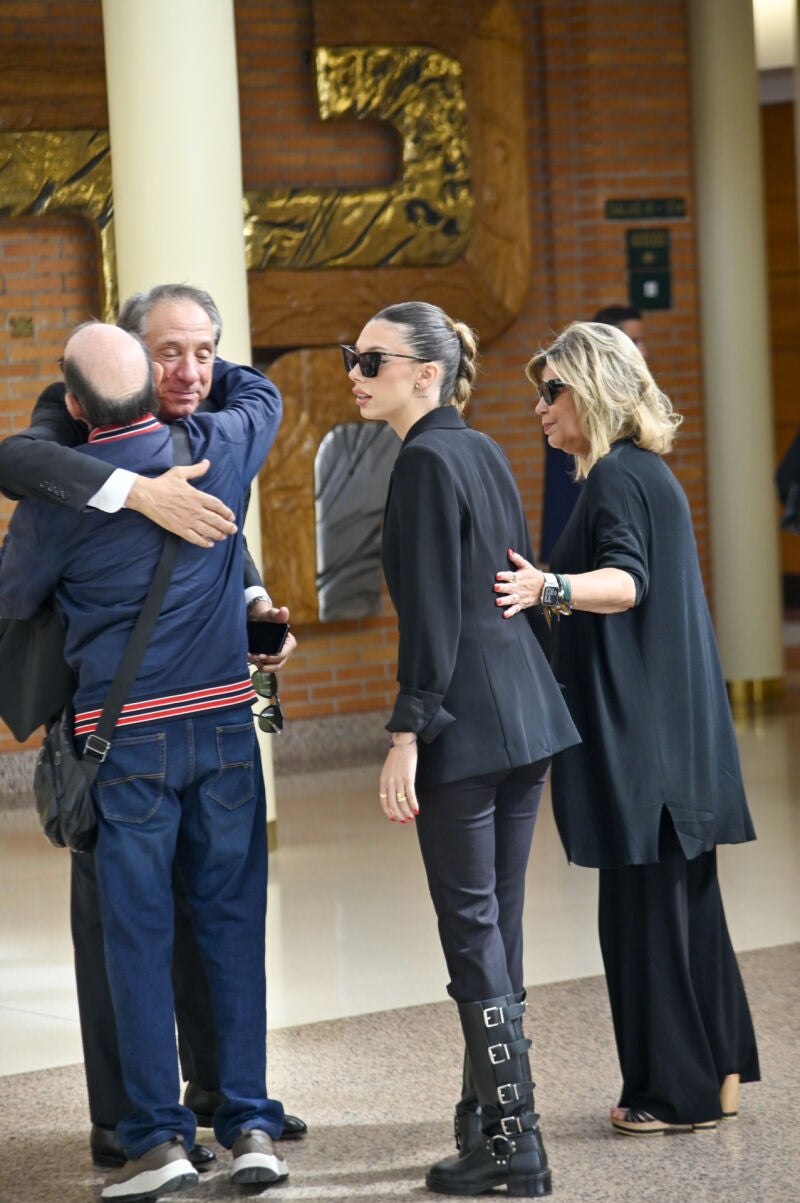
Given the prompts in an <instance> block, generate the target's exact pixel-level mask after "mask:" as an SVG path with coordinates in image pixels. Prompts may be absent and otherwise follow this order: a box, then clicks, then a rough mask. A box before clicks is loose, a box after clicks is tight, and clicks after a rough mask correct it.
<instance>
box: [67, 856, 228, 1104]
mask: <svg viewBox="0 0 800 1203" xmlns="http://www.w3.org/2000/svg"><path fill="white" fill-rule="evenodd" d="M70 855H71V859H72V871H71V900H70V918H71V924H72V943H73V946H74V949H75V982H76V986H77V993H78V1012H79V1015H80V1023H81V1039H82V1042H83V1058H84V1065H85V1069H86V1086H87V1089H88V1093H89V1114H90V1116H91V1119H92V1123H94V1124H99V1125H100V1126H101V1127H104V1128H115V1127H116V1125H117V1124H118V1123H119V1121H120V1120H121V1119H122V1118H123V1116H125V1115H127V1114H128V1112H129V1111H130V1110H131V1105H130V1102H129V1101H128V1096H127V1093H126V1091H125V1087H124V1085H123V1082H122V1070H121V1068H120V1063H119V1051H118V1048H117V1025H116V1021H115V1019H114V1007H113V1004H112V1002H111V991H110V989H109V985H108V977H107V976H106V962H105V949H104V946H103V925H102V921H101V918H100V905H99V901H98V896H97V878H96V876H95V865H94V856H92V855H91V854H89V853H85V852H79V853H78V852H73V853H71V854H70ZM173 893H174V896H175V942H174V949H173V959H172V988H173V993H174V996H175V1017H176V1021H177V1026H178V1049H179V1053H180V1061H181V1071H182V1073H183V1077H184V1078H185V1079H187V1080H190V1081H193V1082H197V1083H199V1084H200V1085H201V1086H203V1087H205V1088H206V1089H208V1090H213V1089H216V1088H217V1086H218V1085H219V1062H218V1057H217V1036H216V1031H215V1027H214V1015H213V1008H212V1003H211V992H210V990H209V987H208V978H207V977H206V971H205V966H204V964H203V958H202V956H201V954H200V949H199V947H198V945H197V942H196V940H195V938H194V932H193V930H192V923H191V916H190V913H189V905H188V902H187V900H186V894H185V891H184V890H183V887H182V884H181V881H180V878H179V877H178V875H177V874H176V875H175V877H174V878H173Z"/></svg>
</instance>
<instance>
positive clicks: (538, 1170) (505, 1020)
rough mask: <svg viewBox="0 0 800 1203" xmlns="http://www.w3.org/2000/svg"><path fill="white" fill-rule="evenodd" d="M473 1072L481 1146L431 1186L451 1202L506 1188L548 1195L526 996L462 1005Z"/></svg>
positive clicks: (449, 1165) (432, 1177) (432, 1175)
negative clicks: (524, 1021)
mask: <svg viewBox="0 0 800 1203" xmlns="http://www.w3.org/2000/svg"><path fill="white" fill-rule="evenodd" d="M458 1013H459V1017H460V1019H461V1026H462V1028H463V1031H464V1039H465V1041H466V1045H467V1053H468V1055H469V1062H470V1068H471V1071H472V1077H473V1080H474V1082H475V1089H476V1093H477V1096H478V1102H479V1103H480V1108H481V1139H480V1140H479V1141H478V1143H477V1144H476V1145H474V1146H473V1148H472V1149H470V1150H468V1151H467V1152H462V1154H461V1155H460V1156H458V1157H448V1158H447V1159H446V1160H444V1161H440V1162H438V1164H437V1165H434V1166H432V1168H431V1169H430V1170H429V1171H428V1174H427V1177H426V1178H425V1183H426V1185H427V1186H428V1187H430V1189H431V1190H435V1191H439V1192H440V1193H441V1194H444V1195H482V1194H484V1193H485V1192H486V1191H490V1190H493V1189H494V1188H495V1187H498V1186H504V1187H505V1188H506V1193H507V1194H508V1195H511V1196H513V1197H515V1198H534V1197H537V1198H538V1197H539V1196H542V1195H549V1194H550V1193H551V1191H552V1178H551V1174H550V1170H549V1168H548V1165H547V1155H546V1153H545V1151H544V1147H543V1145H542V1138H541V1134H540V1132H539V1116H538V1115H537V1114H536V1112H535V1111H534V1110H533V1088H534V1083H533V1082H532V1081H531V1076H530V1066H529V1063H528V1057H527V1051H528V1049H529V1048H530V1045H531V1042H530V1040H527V1039H526V1038H525V1037H524V1036H523V1034H522V1016H523V1015H524V1014H525V993H524V991H523V992H522V993H521V994H507V995H503V996H502V997H500V998H490V999H485V1000H484V1001H482V1002H474V1003H459V1004H458Z"/></svg>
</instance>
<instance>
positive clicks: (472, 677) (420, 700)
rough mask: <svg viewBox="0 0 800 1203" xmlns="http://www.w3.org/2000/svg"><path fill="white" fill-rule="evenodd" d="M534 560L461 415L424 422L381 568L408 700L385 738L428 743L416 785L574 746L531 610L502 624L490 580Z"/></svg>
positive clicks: (448, 413)
mask: <svg viewBox="0 0 800 1203" xmlns="http://www.w3.org/2000/svg"><path fill="white" fill-rule="evenodd" d="M508 548H513V549H514V550H515V551H520V552H521V553H522V554H523V555H525V556H526V557H527V558H528V559H532V553H531V544H530V538H529V536H528V530H527V525H526V522H525V515H524V512H523V508H522V502H521V499H520V496H519V492H518V490H517V486H516V483H515V481H514V477H513V475H512V473H511V468H510V466H509V463H508V460H507V459H506V458H505V456H504V455H503V453H502V451H501V450H500V448H499V447H498V446H497V444H496V443H495V442H493V441H492V439H490V438H488V437H487V436H486V435H484V434H480V433H479V432H478V431H475V430H470V429H469V428H468V427H467V426H466V425H465V423H464V422H463V421H462V419H461V418H460V417H459V415H458V413H457V411H456V410H455V409H454V408H453V407H452V406H442V407H440V408H437V409H435V410H433V411H431V412H430V413H428V414H426V415H425V416H424V417H423V418H421V419H420V420H419V421H418V422H417V423H416V424H415V425H414V426H413V427H412V428H411V430H410V431H409V432H408V434H407V436H406V438H405V440H404V442H403V445H402V447H401V449H400V454H399V455H398V457H397V460H396V462H395V466H394V469H393V471H392V476H391V480H390V484H389V494H388V497H387V501H386V513H385V520H384V532H383V568H384V573H385V575H386V581H387V584H388V586H389V592H390V594H391V598H392V601H393V603H394V606H395V609H396V611H397V617H398V625H399V633H400V643H399V651H398V669H397V679H398V683H399V685H400V690H399V693H398V696H397V701H396V704H395V707H394V711H393V713H392V716H391V719H390V721H389V723H388V724H387V728H388V730H389V731H415V732H417V734H418V737H419V745H418V749H419V762H418V768H417V782H418V784H419V785H422V786H425V785H439V784H442V783H444V782H447V781H458V780H461V779H462V778H466V777H472V776H480V775H482V774H485V773H491V772H495V771H499V770H503V769H509V768H514V767H518V766H520V765H524V764H530V763H533V762H534V761H537V760H542V759H544V758H546V757H549V756H552V755H553V754H554V753H555V752H558V751H560V750H561V749H563V748H566V747H569V746H571V745H572V744H575V743H577V742H578V739H579V737H578V733H577V731H576V729H575V727H574V725H573V723H572V719H571V718H570V716H569V712H568V711H567V708H566V706H565V704H564V702H563V700H562V697H561V692H560V690H559V688H558V686H557V684H556V681H555V678H554V677H553V675H552V673H551V671H550V668H549V666H548V664H547V660H546V657H545V655H544V653H543V651H542V648H541V646H540V643H539V641H538V639H537V638H536V635H535V634H534V631H533V627H532V618H533V615H532V613H531V612H530V611H526V612H525V613H523V614H519V615H517V616H516V617H514V618H511V619H504V618H503V617H502V611H501V609H500V608H499V607H498V606H497V605H496V602H495V599H496V594H495V593H494V591H493V588H492V587H493V584H494V579H495V573H496V572H497V571H498V570H500V569H504V568H506V567H507V566H509V567H510V563H509V561H508V558H507V551H508Z"/></svg>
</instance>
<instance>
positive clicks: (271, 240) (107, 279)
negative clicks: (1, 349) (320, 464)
mask: <svg viewBox="0 0 800 1203" xmlns="http://www.w3.org/2000/svg"><path fill="white" fill-rule="evenodd" d="M312 8H313V19H314V32H315V41H316V42H317V43H318V45H317V49H316V51H315V55H316V76H317V91H318V101H319V111H320V114H321V115H322V116H323V117H326V118H329V119H335V118H336V117H337V116H341V115H344V114H349V115H355V116H357V117H359V116H360V117H367V116H369V117H371V118H373V119H374V118H375V117H379V118H380V119H382V120H384V121H389V122H390V123H391V124H393V125H394V127H395V128H396V129H397V130H398V132H399V134H400V136H401V138H402V141H403V167H402V171H401V175H400V179H399V180H398V181H397V182H396V183H395V184H393V185H392V186H391V187H389V188H385V189H369V188H367V189H358V190H356V189H353V190H346V191H343V190H335V189H330V190H322V189H302V190H300V189H298V190H279V189H270V190H254V191H253V190H251V191H248V192H247V193H246V195H245V198H244V206H245V221H246V234H247V239H248V262H249V263H250V265H251V270H250V271H249V281H248V283H249V301H250V318H251V339H252V343H253V346H254V347H255V348H257V349H262V348H263V349H265V350H268V349H269V348H273V347H306V348H314V347H317V348H320V347H321V348H330V347H331V345H334V344H336V343H339V342H348V341H352V340H353V339H354V338H355V336H356V335H357V333H358V331H359V329H360V328H361V326H362V325H363V324H364V322H365V321H367V320H368V318H369V317H370V316H372V314H373V313H375V312H376V311H377V310H378V309H380V308H381V307H382V306H383V305H384V304H386V303H389V302H391V301H394V300H409V299H415V298H418V299H425V300H429V301H433V302H434V303H436V304H439V305H441V306H442V307H443V308H444V309H445V310H447V311H448V312H450V313H452V314H453V315H454V316H457V317H459V318H461V319H462V320H465V321H468V322H470V323H471V324H472V325H473V326H475V327H476V328H477V329H478V330H479V332H480V335H481V340H482V343H483V344H484V345H486V344H487V343H488V342H489V341H490V340H491V339H492V338H493V337H494V336H496V335H497V334H499V333H500V332H501V331H502V330H504V329H505V328H506V327H507V326H508V325H509V324H510V323H511V322H512V321H513V320H514V318H515V317H516V316H517V314H518V313H519V311H520V309H521V308H522V305H523V303H524V299H525V296H526V293H527V290H528V288H529V285H530V266H531V254H530V250H531V248H530V215H529V203H528V184H527V152H526V130H525V107H524V95H525V77H524V58H525V49H524V44H523V38H522V33H521V28H520V25H519V21H518V18H517V14H516V12H515V8H514V5H513V4H512V3H511V2H510V0H459V2H458V3H443V4H438V5H435V6H425V10H426V11H425V14H424V28H425V34H426V37H427V38H428V40H429V41H430V42H431V43H432V46H431V47H430V48H425V47H420V46H419V44H418V43H419V34H420V28H421V25H422V24H423V21H422V18H421V9H420V6H419V5H415V4H409V3H406V2H405V0H404V2H403V3H397V4H395V3H393V2H392V0H387V2H386V3H384V4H382V5H375V4H374V2H373V0H348V3H347V20H346V21H344V22H343V21H342V4H341V2H340V0H313V3H312ZM0 58H1V54H0ZM76 69H77V65H74V64H73V65H70V68H69V72H68V74H69V75H70V79H72V78H73V75H74V72H75V70H76ZM14 70H15V71H16V73H17V76H16V77H19V78H22V76H25V78H27V75H26V72H27V73H30V74H31V76H32V77H35V78H36V80H40V79H41V73H42V70H43V64H42V63H41V62H39V61H38V60H34V59H32V60H31V61H30V64H29V65H27V66H26V64H24V63H22V64H17V65H16V66H15V68H14ZM16 77H15V78H16ZM89 83H90V86H89V89H88V92H87V101H86V103H87V104H88V106H89V108H88V109H87V113H90V114H91V116H93V117H95V119H99V115H100V112H101V109H103V101H104V96H103V92H102V80H101V79H100V77H99V76H98V74H97V72H94V74H92V75H91V79H90V81H89ZM36 96H37V98H38V99H37V101H36V106H35V109H36V113H39V112H42V113H45V114H46V116H47V118H48V119H49V120H50V121H51V122H52V128H51V130H50V131H49V132H47V131H42V130H41V129H38V130H37V129H36V128H35V115H34V114H33V113H32V112H31V111H29V110H28V109H27V108H26V109H25V111H24V113H22V111H21V116H20V118H19V119H20V122H22V121H23V117H24V123H25V124H26V126H27V128H26V129H25V131H24V132H16V133H6V132H0V168H1V169H2V170H0V215H5V216H25V215H30V216H35V215H37V214H40V213H45V212H49V213H58V212H69V213H77V214H80V215H82V216H84V217H85V218H87V219H88V220H90V221H92V222H93V223H94V224H95V227H96V229H97V232H98V245H99V252H100V254H99V260H100V263H101V277H102V287H103V312H104V316H105V317H106V318H107V319H110V320H113V318H114V315H115V313H116V307H117V298H116V282H115V281H116V272H115V263H114V244H113V221H112V208H111V177H110V160H109V152H108V135H107V133H106V132H105V131H101V130H95V131H92V130H75V129H69V130H62V131H60V132H59V131H57V130H56V127H57V126H63V124H64V122H65V121H66V120H69V119H71V118H72V117H73V115H74V113H75V111H76V105H79V98H78V97H77V96H76V95H75V92H74V88H73V90H72V91H69V89H68V99H69V104H68V105H67V107H66V108H65V109H64V110H63V113H61V112H60V111H59V110H58V107H57V105H56V106H54V104H53V101H52V98H50V99H47V98H46V97H44V96H43V94H42V93H41V89H40V91H39V92H37V93H36ZM42 106H44V107H42ZM3 111H4V110H2V108H1V107H0V117H2V112H3ZM1 124H2V121H0V125H1ZM409 215H410V218H411V220H410V221H409V220H408V219H409ZM420 217H422V220H420ZM403 221H405V222H406V224H405V226H404V225H403ZM316 354H317V353H314V352H310V351H309V352H301V353H297V354H292V355H291V356H284V357H282V359H280V360H278V361H277V362H276V364H275V366H274V370H273V371H272V375H273V376H274V377H275V379H276V382H277V383H278V384H279V386H281V387H282V388H283V389H284V391H285V392H286V397H287V404H286V406H285V416H284V421H283V425H282V428H281V432H280V436H279V440H278V443H276V446H275V448H274V450H273V452H272V453H271V455H270V458H269V461H268V464H267V467H266V469H265V472H264V474H263V479H262V482H261V497H262V531H263V542H264V559H265V564H266V565H267V572H268V575H269V582H270V588H271V590H272V592H273V594H274V596H275V597H277V598H281V599H285V600H287V601H289V602H290V603H291V605H292V607H293V618H294V620H295V621H302V620H313V619H316V618H317V613H316V608H315V597H316V588H315V582H316V575H315V573H316V562H315V547H314V534H315V526H314V520H313V495H314V480H313V458H314V455H315V454H316V448H317V446H318V443H319V440H320V439H321V437H322V436H323V435H324V434H325V433H326V431H327V430H328V429H329V428H330V425H332V424H335V422H337V421H346V420H348V418H350V417H352V416H353V415H352V414H351V412H350V408H349V406H348V403H347V399H348V393H347V387H346V384H345V383H344V381H343V377H342V376H341V363H340V358H339V353H338V352H331V351H329V350H327V349H326V350H324V351H321V352H319V353H318V354H319V355H320V356H321V358H320V360H319V364H317V363H316V361H315V355H316ZM334 364H335V365H336V366H335V367H334V366H333V365H334ZM284 377H285V379H284ZM312 403H313V407H314V409H313V414H312V413H311V410H310V408H309V407H310V406H311V405H312ZM312 437H313V439H314V440H315V442H314V446H313V452H312V450H311V443H310V440H311V439H312ZM295 517H296V518H297V519H298V521H297V522H294V523H293V525H289V521H290V518H295ZM300 519H302V520H301V521H300ZM286 531H291V540H290V546H289V547H287V548H286V549H285V552H284V547H283V544H282V542H281V540H282V539H284V538H285V532H286ZM309 582H312V583H313V587H312V588H311V591H310V592H309V591H308V589H309Z"/></svg>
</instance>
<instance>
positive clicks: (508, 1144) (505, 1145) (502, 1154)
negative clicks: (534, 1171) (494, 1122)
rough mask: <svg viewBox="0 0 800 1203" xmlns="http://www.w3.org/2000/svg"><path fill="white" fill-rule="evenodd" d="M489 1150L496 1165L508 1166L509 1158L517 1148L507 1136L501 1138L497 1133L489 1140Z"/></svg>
mask: <svg viewBox="0 0 800 1203" xmlns="http://www.w3.org/2000/svg"><path fill="white" fill-rule="evenodd" d="M490 1149H491V1154H492V1157H493V1158H494V1160H495V1161H496V1162H497V1164H498V1165H508V1163H509V1161H510V1159H511V1157H512V1156H513V1154H514V1153H516V1151H517V1146H516V1144H515V1143H514V1141H513V1140H509V1139H508V1137H507V1136H501V1135H500V1133H497V1135H496V1136H493V1137H492V1138H491V1142H490Z"/></svg>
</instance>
